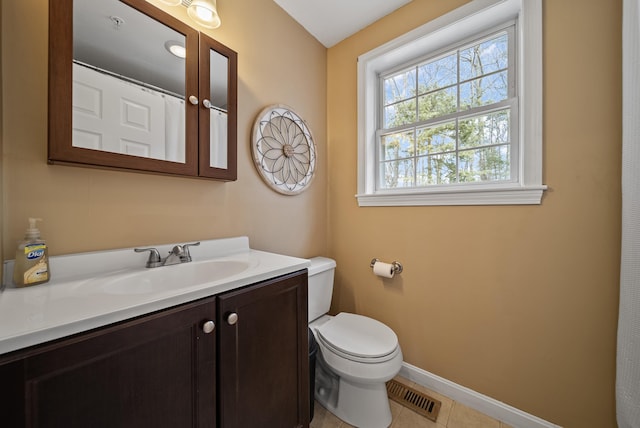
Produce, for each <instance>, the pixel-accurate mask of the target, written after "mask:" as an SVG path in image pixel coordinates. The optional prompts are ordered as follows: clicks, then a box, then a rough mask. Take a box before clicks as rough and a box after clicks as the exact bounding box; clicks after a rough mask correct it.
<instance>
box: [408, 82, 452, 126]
mask: <svg viewBox="0 0 640 428" xmlns="http://www.w3.org/2000/svg"><path fill="white" fill-rule="evenodd" d="M456 93H457V89H456V87H455V86H454V87H452V88H446V89H441V90H439V91H436V92H432V93H430V94H427V95H423V96H421V97H420V98H419V99H418V108H419V110H420V120H427V119H431V118H434V117H440V116H444V115H445V114H450V113H455V112H456V111H457V110H458V108H457V105H458V100H457V96H456Z"/></svg>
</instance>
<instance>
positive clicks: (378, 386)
mask: <svg viewBox="0 0 640 428" xmlns="http://www.w3.org/2000/svg"><path fill="white" fill-rule="evenodd" d="M321 360H322V359H321V358H320V359H318V361H317V365H316V385H315V397H316V400H318V402H319V403H320V404H322V406H323V407H325V408H326V409H327V410H329V411H330V412H331V413H333V414H334V415H336V416H337V417H338V418H340V419H342V420H343V421H345V422H347V423H348V424H350V425H353V426H355V427H359V428H387V427H388V426H389V425H391V408H390V407H389V398H388V396H387V388H386V385H385V383H384V382H376V383H367V384H363V383H358V384H356V383H353V382H350V381H348V380H345V379H344V378H339V377H338V376H337V375H335V374H334V373H331V372H330V371H328V370H327V369H326V367H324V364H325V363H324V362H323V361H321Z"/></svg>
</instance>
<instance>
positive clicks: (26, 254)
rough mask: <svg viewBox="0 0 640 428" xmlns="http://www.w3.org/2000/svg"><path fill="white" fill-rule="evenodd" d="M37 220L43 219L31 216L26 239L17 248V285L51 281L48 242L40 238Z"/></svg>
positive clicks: (15, 278) (14, 273) (15, 282)
mask: <svg viewBox="0 0 640 428" xmlns="http://www.w3.org/2000/svg"><path fill="white" fill-rule="evenodd" d="M36 221H42V219H40V218H29V228H28V229H27V232H26V233H25V235H24V240H23V241H21V242H20V243H19V244H18V248H17V249H16V261H15V263H14V265H13V282H14V284H15V285H16V286H17V287H25V286H28V285H36V284H42V283H43V282H47V281H49V278H50V277H51V274H50V272H49V255H48V251H47V244H46V243H45V241H44V240H43V239H42V238H40V230H39V229H38V228H37V227H36Z"/></svg>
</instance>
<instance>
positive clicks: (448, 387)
mask: <svg viewBox="0 0 640 428" xmlns="http://www.w3.org/2000/svg"><path fill="white" fill-rule="evenodd" d="M399 374H400V376H402V377H404V378H406V379H409V380H410V381H412V382H415V383H417V384H418V385H422V386H424V387H425V388H428V389H430V390H432V391H434V392H437V393H439V394H442V395H444V396H446V397H448V398H451V399H452V400H454V401H457V402H459V403H462V404H464V405H465V406H468V407H471V408H472V409H475V410H477V411H479V412H481V413H484V414H485V415H487V416H491V417H492V418H494V419H497V420H499V421H502V422H504V423H506V424H509V425H511V426H513V427H515V428H560V426H559V425H555V424H552V423H551V422H547V421H545V420H544V419H540V418H538V417H537V416H533V415H530V414H528V413H526V412H523V411H522V410H518V409H516V408H515V407H511V406H509V405H507V404H504V403H502V402H500V401H498V400H494V399H493V398H491V397H487V396H486V395H482V394H480V393H479V392H475V391H473V390H471V389H469V388H466V387H464V386H461V385H458V384H456V383H453V382H451V381H449V380H447V379H444V378H441V377H440V376H437V375H435V374H433V373H429V372H428V371H425V370H422V369H421V368H418V367H416V366H412V365H411V364H409V363H402V368H401V369H400V373H399Z"/></svg>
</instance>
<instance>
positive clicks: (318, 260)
mask: <svg viewBox="0 0 640 428" xmlns="http://www.w3.org/2000/svg"><path fill="white" fill-rule="evenodd" d="M309 261H310V262H311V264H310V265H309V267H308V269H309V276H311V275H315V274H317V273H321V272H324V271H327V270H329V269H335V267H336V261H335V260H333V259H330V258H328V257H313V258H311V259H309Z"/></svg>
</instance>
